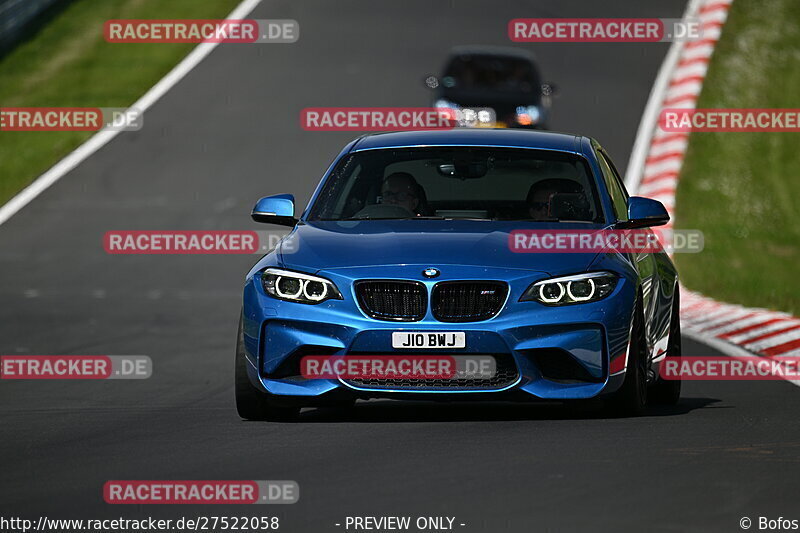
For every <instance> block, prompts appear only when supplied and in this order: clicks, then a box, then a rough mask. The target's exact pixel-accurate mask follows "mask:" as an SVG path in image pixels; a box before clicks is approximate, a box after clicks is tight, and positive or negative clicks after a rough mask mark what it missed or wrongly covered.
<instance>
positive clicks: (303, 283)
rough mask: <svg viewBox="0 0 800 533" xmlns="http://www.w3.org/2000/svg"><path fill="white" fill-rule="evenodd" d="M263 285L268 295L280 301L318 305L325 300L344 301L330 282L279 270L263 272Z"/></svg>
mask: <svg viewBox="0 0 800 533" xmlns="http://www.w3.org/2000/svg"><path fill="white" fill-rule="evenodd" d="M261 284H262V285H263V286H264V290H265V291H266V293H267V294H269V295H270V296H272V297H273V298H277V299H278V300H286V301H289V302H297V303H301V304H318V303H320V302H324V301H325V300H330V299H334V300H342V299H343V298H342V294H341V293H340V292H339V289H337V288H336V285H334V284H333V282H331V281H330V280H327V279H325V278H320V277H319V276H311V275H309V274H302V273H300V272H291V271H289V270H281V269H279V268H268V269H266V270H265V271H264V272H262V273H261Z"/></svg>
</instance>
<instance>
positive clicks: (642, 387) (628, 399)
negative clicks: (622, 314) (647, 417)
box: [608, 298, 648, 416]
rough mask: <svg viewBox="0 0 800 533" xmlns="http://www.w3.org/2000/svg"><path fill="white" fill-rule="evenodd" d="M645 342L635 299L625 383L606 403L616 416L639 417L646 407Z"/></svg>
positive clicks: (641, 319) (641, 317) (640, 316)
mask: <svg viewBox="0 0 800 533" xmlns="http://www.w3.org/2000/svg"><path fill="white" fill-rule="evenodd" d="M647 363H648V362H647V341H646V339H645V331H644V312H643V311H642V306H641V299H639V298H637V299H636V305H634V311H633V324H632V326H631V340H630V353H629V354H628V366H627V367H626V368H625V381H624V382H623V383H622V386H621V387H620V388H619V390H618V391H617V392H616V393H614V396H612V397H611V398H610V399H609V401H608V407H609V408H610V410H611V413H612V414H614V415H616V416H639V415H641V414H643V413H644V411H645V409H646V407H647V388H648V387H647Z"/></svg>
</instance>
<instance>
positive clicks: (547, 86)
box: [542, 82, 558, 96]
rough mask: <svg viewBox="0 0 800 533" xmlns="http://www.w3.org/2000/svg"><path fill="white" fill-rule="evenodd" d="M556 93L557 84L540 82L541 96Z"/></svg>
mask: <svg viewBox="0 0 800 533" xmlns="http://www.w3.org/2000/svg"><path fill="white" fill-rule="evenodd" d="M557 94H558V85H556V84H555V83H549V82H548V83H543V84H542V96H556V95H557Z"/></svg>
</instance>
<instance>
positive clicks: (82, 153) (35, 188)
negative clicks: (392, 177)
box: [0, 0, 261, 224]
mask: <svg viewBox="0 0 800 533" xmlns="http://www.w3.org/2000/svg"><path fill="white" fill-rule="evenodd" d="M260 3H261V0H242V2H241V3H240V4H239V5H238V6H236V8H235V9H234V10H233V11H231V13H230V15H228V16H227V17H225V18H226V19H241V18H245V17H246V16H247V15H248V14H249V13H250V12H251V11H253V9H255V7H256V6H257V5H258V4H260ZM218 44H219V43H201V44H198V45H197V46H196V47H194V49H193V50H192V51H191V52H189V55H187V56H186V57H185V58H184V59H183V61H181V62H180V63H178V64H177V65H176V66H175V68H173V69H172V70H171V71H170V72H169V73H168V74H167V75H166V76H164V77H163V78H161V80H159V81H158V83H156V84H155V85H153V87H151V88H150V90H149V91H147V92H146V93H145V94H144V96H142V97H141V98H139V100H137V101H136V102H135V103H134V104H132V105H131V107H133V108H136V109H137V110H139V111H142V112H144V111H145V110H146V109H148V108H149V107H150V106H152V105H153V104H154V103H156V102H157V101H158V99H159V98H161V97H162V96H164V94H166V93H167V91H169V90H170V89H172V87H174V86H175V84H177V83H178V82H179V81H180V80H181V79H183V78H184V76H186V75H187V74H188V73H189V72H190V71H191V70H192V69H193V68H194V67H196V66H197V65H198V64H199V63H200V62H201V61H202V60H203V59H205V57H206V56H207V55H208V54H210V53H211V51H212V50H214V48H216V47H217V45H218ZM119 132H120V130H109V129H102V130H100V131H98V132H97V133H95V134H94V135H92V136H91V137H90V138H89V139H88V140H87V141H86V142H84V143H83V144H81V145H80V146H79V147H78V148H76V149H75V150H74V151H73V152H71V153H70V154H68V155H67V156H66V157H64V159H62V160H61V161H59V162H58V163H56V164H55V165H54V166H53V167H52V168H50V170H48V171H47V172H45V173H44V174H42V175H41V176H39V177H38V178H36V180H34V181H33V183H31V184H30V185H28V186H27V187H26V188H24V189H23V190H22V191H20V192H19V193H18V194H17V195H16V196H14V197H13V198H12V199H11V200H9V201H8V203H6V204H5V205H4V206H2V207H0V224H3V223H4V222H5V221H7V220H8V219H9V218H11V217H12V216H14V215H15V214H16V213H17V212H18V211H19V210H20V209H22V208H23V207H25V206H26V205H28V204H29V203H30V202H31V201H32V200H33V199H34V198H36V197H37V196H39V195H40V194H41V193H42V192H44V191H45V190H46V189H47V188H48V187H50V186H51V185H52V184H54V183H55V182H57V181H58V180H59V179H61V178H62V177H63V176H64V175H65V174H67V173H68V172H69V171H70V170H72V169H74V168H75V167H77V166H78V165H79V164H80V163H81V162H83V161H84V160H85V159H86V158H88V157H89V156H90V155H92V154H93V153H95V152H96V151H97V150H99V149H100V148H102V147H103V146H105V145H106V144H107V143H108V142H109V141H110V140H111V139H113V138H114V137H116V136H117V134H118V133H119Z"/></svg>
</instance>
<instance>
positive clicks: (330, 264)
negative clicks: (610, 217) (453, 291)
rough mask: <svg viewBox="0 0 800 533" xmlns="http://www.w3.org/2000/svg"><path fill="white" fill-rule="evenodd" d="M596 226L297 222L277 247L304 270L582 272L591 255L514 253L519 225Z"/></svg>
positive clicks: (523, 225)
mask: <svg viewBox="0 0 800 533" xmlns="http://www.w3.org/2000/svg"><path fill="white" fill-rule="evenodd" d="M600 228H602V226H600V225H592V224H577V223H576V224H571V223H556V224H552V223H551V224H548V223H530V222H514V221H475V220H414V219H412V220H363V221H336V222H328V221H325V222H310V223H300V224H298V226H297V227H296V228H295V229H294V230H293V231H292V232H291V233H290V234H289V235H287V237H286V238H285V239H284V240H283V241H282V242H281V244H280V245H279V248H278V250H277V252H278V254H279V260H280V262H281V263H282V266H284V267H286V268H296V269H299V270H303V271H306V272H318V271H322V270H331V269H338V268H353V267H367V266H373V267H374V266H381V265H424V266H434V267H435V266H440V265H464V266H476V267H484V268H485V267H494V268H505V269H508V268H515V269H524V270H532V271H539V272H545V273H549V274H552V275H559V274H561V273H564V272H581V271H583V270H586V269H587V268H588V267H589V266H590V265H591V263H592V262H593V260H594V258H595V257H596V255H597V254H594V253H517V252H513V251H511V249H510V248H509V234H510V233H511V232H512V231H513V230H519V229H543V230H546V229H561V230H563V229H600Z"/></svg>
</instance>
